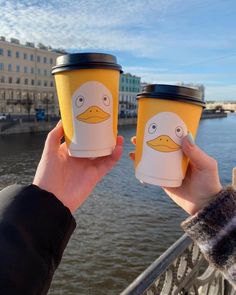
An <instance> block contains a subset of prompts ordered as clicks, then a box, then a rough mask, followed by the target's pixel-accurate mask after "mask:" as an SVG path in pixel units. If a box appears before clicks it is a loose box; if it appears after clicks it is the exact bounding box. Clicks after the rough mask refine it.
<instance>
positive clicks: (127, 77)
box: [119, 73, 141, 117]
mask: <svg viewBox="0 0 236 295" xmlns="http://www.w3.org/2000/svg"><path fill="white" fill-rule="evenodd" d="M140 82H141V78H140V77H137V76H135V75H131V74H130V73H127V74H121V75H120V92H119V115H120V116H121V117H132V116H135V115H136V114H137V102H136V95H137V93H139V92H140V91H141V83H140Z"/></svg>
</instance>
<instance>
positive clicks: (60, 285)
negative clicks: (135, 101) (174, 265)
mask: <svg viewBox="0 0 236 295" xmlns="http://www.w3.org/2000/svg"><path fill="white" fill-rule="evenodd" d="M134 133H135V128H134V127H126V128H122V129H120V134H122V135H123V136H124V137H125V149H124V155H123V157H122V159H121V161H120V162H119V163H118V165H117V166H116V168H115V169H114V170H113V171H112V172H111V173H110V174H109V175H108V176H107V177H106V178H105V179H104V180H103V181H102V182H101V183H100V184H99V185H98V186H97V188H96V189H95V191H94V193H93V194H92V195H91V197H90V198H89V199H88V201H87V202H86V203H85V204H84V205H83V206H82V208H80V209H79V210H78V211H77V213H76V215H75V218H76V221H77V228H76V230H75V232H74V234H73V236H72V238H71V240H70V242H69V245H68V247H67V248H66V251H65V253H64V256H63V259H62V262H61V264H60V266H59V268H58V270H57V271H56V274H55V276H54V280H53V283H52V286H51V289H50V292H49V294H51V295H52V294H55V295H56V294H57V295H58V294H67V295H70V294H71V295H74V294H81V295H88V294H93V295H100V294H119V293H120V292H121V291H122V290H123V289H124V288H125V287H126V286H127V285H129V284H130V283H131V282H132V281H133V279H134V278H135V277H136V276H137V275H138V274H140V272H142V271H143V270H144V269H145V268H146V267H147V266H148V265H149V264H150V263H151V262H152V261H153V260H155V259H156V258H157V257H158V256H159V255H160V254H161V253H162V252H163V251H164V250H165V249H167V248H168V247H169V246H170V245H171V244H172V243H173V242H175V240H176V239H177V238H178V237H180V236H181V235H182V230H181V229H180V226H179V224H180V222H181V221H182V220H183V219H184V218H185V217H186V214H185V213H184V212H183V211H182V210H181V209H179V208H178V207H177V206H176V205H175V204H173V203H172V201H171V200H169V199H168V197H167V196H166V195H165V194H164V193H163V192H162V190H161V189H160V188H159V187H155V186H150V185H141V184H140V183H139V182H138V181H137V180H136V179H135V177H134V171H133V164H132V162H131V161H130V160H129V158H128V152H129V151H131V150H132V144H131V143H130V140H129V138H130V137H131V136H132V135H133V134H134ZM45 136H46V135H45V134H36V135H29V134H26V135H12V136H8V137H6V136H4V137H3V136H2V137H0V188H3V187H4V186H6V185H8V184H11V183H14V182H18V183H25V184H27V183H30V181H32V177H33V175H34V172H35V168H36V165H37V162H38V160H39V158H40V155H41V151H42V148H43V142H44V140H45ZM197 142H198V144H199V145H200V146H201V147H202V148H203V149H204V150H205V151H207V152H208V153H209V154H210V155H211V156H213V157H215V158H216V159H217V160H218V163H219V168H220V175H221V180H222V182H223V183H224V184H226V183H230V181H231V170H232V168H233V167H234V166H236V148H235V144H236V116H235V115H234V114H233V115H229V116H228V118H222V119H211V120H210V119H208V120H203V121H201V123H200V128H199V132H198V138H197Z"/></svg>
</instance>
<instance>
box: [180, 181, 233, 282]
mask: <svg viewBox="0 0 236 295" xmlns="http://www.w3.org/2000/svg"><path fill="white" fill-rule="evenodd" d="M181 226H182V228H183V229H184V231H185V232H186V233H187V234H188V235H189V236H190V237H191V238H192V239H193V240H194V241H195V242H196V243H197V244H198V246H199V248H200V249H201V251H202V252H203V254H204V256H205V257H206V259H207V260H208V261H209V262H210V263H211V264H213V265H214V266H215V267H216V268H218V269H220V270H221V271H222V272H223V274H224V275H225V277H226V278H227V279H228V280H229V281H230V282H231V283H232V284H233V285H234V286H235V285H236V191H234V190H233V189H232V188H230V187H229V188H227V189H223V190H222V191H221V192H220V193H219V194H218V195H216V196H215V198H214V200H213V201H212V202H211V203H210V204H209V205H208V206H207V207H205V208H203V209H202V210H200V211H199V212H197V213H196V214H195V215H194V216H190V217H189V218H187V219H186V220H185V221H184V222H182V224H181Z"/></svg>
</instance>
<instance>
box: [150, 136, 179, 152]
mask: <svg viewBox="0 0 236 295" xmlns="http://www.w3.org/2000/svg"><path fill="white" fill-rule="evenodd" d="M147 145H148V146H150V147H151V148H152V149H154V150H156V151H158V152H175V151H178V150H180V149H181V146H180V145H178V144H177V143H176V142H174V141H173V140H172V139H171V138H170V137H169V136H168V135H160V136H158V137H157V138H154V139H152V140H149V141H147Z"/></svg>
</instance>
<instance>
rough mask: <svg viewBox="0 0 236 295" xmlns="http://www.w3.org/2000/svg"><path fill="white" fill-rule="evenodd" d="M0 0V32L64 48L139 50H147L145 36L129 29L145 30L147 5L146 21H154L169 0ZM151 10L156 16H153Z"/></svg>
mask: <svg viewBox="0 0 236 295" xmlns="http://www.w3.org/2000/svg"><path fill="white" fill-rule="evenodd" d="M1 2H2V3H1ZM1 2H0V4H1V14H2V17H1V19H0V28H1V34H2V35H5V36H11V37H17V38H19V39H20V40H22V41H26V40H29V41H34V42H42V43H46V44H50V45H52V46H54V47H62V46H63V47H65V48H67V49H69V48H80V49H86V48H100V49H110V50H127V51H131V52H135V51H136V53H139V52H140V53H141V54H142V53H144V52H145V53H146V52H147V51H149V52H150V50H149V48H147V46H146V44H147V43H148V42H149V41H150V40H149V36H146V37H145V36H141V35H142V34H134V33H133V32H130V31H129V29H130V28H133V29H134V30H135V29H136V30H138V31H139V32H141V31H142V30H145V26H146V25H147V24H148V22H147V19H146V17H147V15H149V14H150V12H149V9H150V7H152V13H151V14H150V21H151V19H153V20H154V21H155V22H156V23H158V19H160V20H161V16H162V10H163V9H165V7H166V6H167V4H168V3H169V1H164V0H159V1H154V0H146V1H142V0H134V1H128V0H123V1H122V0H120V1H117V0H115V1H109V0H104V1H99V0H95V1H92V0H90V1H85V0H81V1H75V0H72V1H58V0H57V1H49V2H48V3H47V4H46V3H45V2H41V5H35V1H27V2H25V3H27V5H26V4H25V3H24V1H21V2H19V1H18V2H17V1H6V2H4V4H3V1H1ZM39 3H40V2H39ZM155 13H156V14H157V15H158V17H154V15H155ZM127 28H128V30H127ZM154 46H155V44H154ZM148 47H149V46H148ZM152 53H153V51H152Z"/></svg>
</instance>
